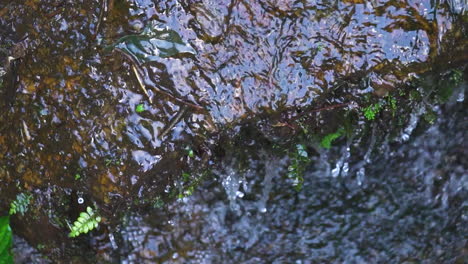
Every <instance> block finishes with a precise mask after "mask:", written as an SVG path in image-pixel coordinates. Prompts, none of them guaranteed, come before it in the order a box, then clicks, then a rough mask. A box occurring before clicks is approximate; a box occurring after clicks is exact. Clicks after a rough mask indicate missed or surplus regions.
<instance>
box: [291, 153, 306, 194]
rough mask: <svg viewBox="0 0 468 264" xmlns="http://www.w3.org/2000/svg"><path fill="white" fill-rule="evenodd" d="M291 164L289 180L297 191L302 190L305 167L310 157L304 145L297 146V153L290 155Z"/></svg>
mask: <svg viewBox="0 0 468 264" xmlns="http://www.w3.org/2000/svg"><path fill="white" fill-rule="evenodd" d="M290 160H291V164H290V165H289V166H288V178H290V179H291V180H292V182H293V186H294V188H295V189H296V191H300V190H301V189H302V184H303V182H304V171H305V167H306V166H307V164H308V163H309V155H308V153H307V151H306V149H305V146H304V145H302V144H298V145H296V151H295V152H293V153H292V154H290Z"/></svg>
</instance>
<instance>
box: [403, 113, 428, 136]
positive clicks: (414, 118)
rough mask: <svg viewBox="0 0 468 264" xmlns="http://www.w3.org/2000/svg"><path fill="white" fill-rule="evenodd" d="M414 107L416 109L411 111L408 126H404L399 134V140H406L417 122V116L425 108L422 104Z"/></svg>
mask: <svg viewBox="0 0 468 264" xmlns="http://www.w3.org/2000/svg"><path fill="white" fill-rule="evenodd" d="M415 109H416V110H415V111H413V112H412V113H411V115H410V121H409V123H408V126H406V128H405V129H404V130H403V133H402V135H401V140H402V141H403V142H404V141H408V139H409V138H410V136H411V133H413V130H414V129H415V128H416V126H417V124H418V122H419V117H420V116H421V115H422V114H424V112H425V111H426V108H425V107H424V106H415Z"/></svg>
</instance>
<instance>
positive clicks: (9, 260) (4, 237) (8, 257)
mask: <svg viewBox="0 0 468 264" xmlns="http://www.w3.org/2000/svg"><path fill="white" fill-rule="evenodd" d="M12 241H13V233H12V232H11V227H10V217H9V216H2V217H0V263H1V264H13V255H12V253H11V245H12Z"/></svg>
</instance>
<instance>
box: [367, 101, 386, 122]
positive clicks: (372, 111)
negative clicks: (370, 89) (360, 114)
mask: <svg viewBox="0 0 468 264" xmlns="http://www.w3.org/2000/svg"><path fill="white" fill-rule="evenodd" d="M380 109H382V105H381V104H380V103H375V104H371V105H369V106H368V107H366V108H364V109H363V111H364V116H365V117H366V118H367V120H374V119H375V116H376V115H377V114H378V113H379V112H380Z"/></svg>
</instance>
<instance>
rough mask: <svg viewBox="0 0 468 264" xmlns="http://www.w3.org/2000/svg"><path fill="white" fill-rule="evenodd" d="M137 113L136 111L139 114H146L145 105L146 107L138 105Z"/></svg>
mask: <svg viewBox="0 0 468 264" xmlns="http://www.w3.org/2000/svg"><path fill="white" fill-rule="evenodd" d="M135 111H136V112H137V113H141V112H144V111H145V105H144V104H138V105H137V106H136V107H135Z"/></svg>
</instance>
